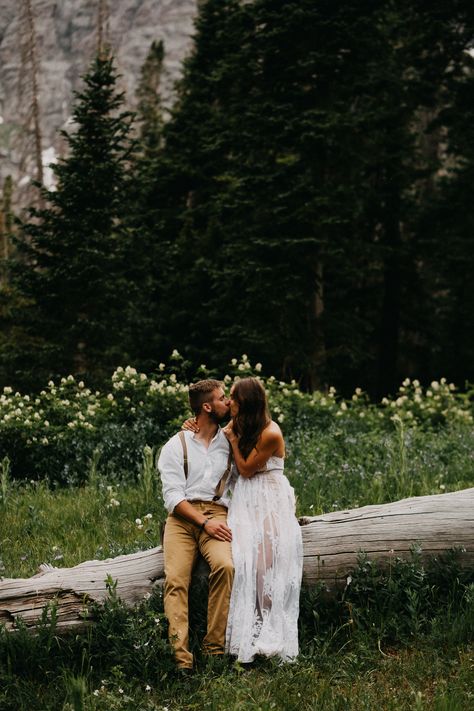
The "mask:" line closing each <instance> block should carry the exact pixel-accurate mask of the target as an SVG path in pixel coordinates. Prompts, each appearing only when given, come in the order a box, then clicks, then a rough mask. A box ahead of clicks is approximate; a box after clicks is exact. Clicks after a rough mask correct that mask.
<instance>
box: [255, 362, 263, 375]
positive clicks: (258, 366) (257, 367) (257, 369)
mask: <svg viewBox="0 0 474 711" xmlns="http://www.w3.org/2000/svg"><path fill="white" fill-rule="evenodd" d="M255 370H256V371H257V373H260V371H261V370H262V364H261V363H255Z"/></svg>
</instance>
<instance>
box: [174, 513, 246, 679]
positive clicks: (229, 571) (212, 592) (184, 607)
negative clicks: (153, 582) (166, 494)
mask: <svg viewBox="0 0 474 711" xmlns="http://www.w3.org/2000/svg"><path fill="white" fill-rule="evenodd" d="M192 505H193V506H194V508H195V509H196V510H197V511H199V512H200V513H202V514H203V515H204V516H206V517H208V518H215V519H221V520H223V521H226V520H227V509H226V508H225V507H224V506H220V505H218V504H215V503H213V502H204V501H199V502H192ZM163 545H164V558H165V575H166V582H165V596H164V607H165V615H166V617H167V618H168V623H169V637H170V642H171V644H172V646H173V648H174V653H175V657H176V662H177V664H178V667H181V668H191V667H192V665H193V655H192V654H191V652H190V651H189V648H188V647H189V631H188V592H189V585H190V583H191V575H192V571H193V567H194V564H195V562H196V559H197V557H198V554H199V553H201V555H202V556H203V557H204V558H205V559H206V561H207V562H208V564H209V567H210V569H211V572H210V574H209V602H208V610H207V634H206V636H205V638H204V642H203V651H204V653H205V654H223V652H224V642H225V631H226V626H227V615H228V612H229V600H230V593H231V589H232V581H233V577H234V566H233V564H232V550H231V544H230V543H228V542H226V541H218V540H217V539H216V538H211V536H209V535H208V534H207V533H206V531H205V529H204V531H201V530H200V529H199V528H198V527H197V526H195V525H194V524H193V523H191V522H189V521H186V520H185V519H183V518H179V517H178V516H176V515H174V514H170V515H169V516H168V519H167V521H166V526H165V535H164V541H163Z"/></svg>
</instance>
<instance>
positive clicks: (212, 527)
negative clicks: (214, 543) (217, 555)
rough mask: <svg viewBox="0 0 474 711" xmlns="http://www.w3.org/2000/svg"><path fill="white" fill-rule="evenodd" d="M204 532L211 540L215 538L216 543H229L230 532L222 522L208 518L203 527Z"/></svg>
mask: <svg viewBox="0 0 474 711" xmlns="http://www.w3.org/2000/svg"><path fill="white" fill-rule="evenodd" d="M204 530H205V531H206V533H207V534H208V535H209V536H211V538H217V540H218V541H229V542H230V541H231V540H232V531H231V530H230V528H229V526H228V525H227V524H226V523H224V521H219V520H218V519H215V518H210V519H209V521H208V522H207V523H206V525H205V526H204Z"/></svg>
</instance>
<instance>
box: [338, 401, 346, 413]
mask: <svg viewBox="0 0 474 711" xmlns="http://www.w3.org/2000/svg"><path fill="white" fill-rule="evenodd" d="M340 409H341V410H342V411H343V412H344V411H345V410H347V405H346V403H345V402H341V404H340Z"/></svg>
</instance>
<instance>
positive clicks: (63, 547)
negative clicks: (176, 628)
mask: <svg viewBox="0 0 474 711" xmlns="http://www.w3.org/2000/svg"><path fill="white" fill-rule="evenodd" d="M183 366H184V364H183V362H182V359H180V356H179V354H174V357H173V359H172V362H171V363H170V364H168V365H166V366H165V365H163V368H162V369H160V371H159V372H158V373H156V374H154V375H152V376H150V375H148V374H140V373H137V372H136V371H135V370H134V369H133V368H125V369H118V370H117V371H116V372H115V373H114V375H113V376H112V379H111V382H110V388H109V390H107V389H104V390H103V391H100V392H99V391H96V390H94V391H93V390H91V389H89V388H88V387H87V386H86V384H84V383H81V382H77V381H76V380H75V379H74V378H72V376H69V377H65V378H63V379H62V381H60V382H58V383H53V382H51V383H49V384H48V386H47V387H45V389H44V390H43V391H41V392H40V393H38V395H36V396H33V395H30V396H29V395H24V394H21V393H14V392H12V391H10V389H9V388H5V390H4V393H3V395H1V396H0V447H1V450H0V451H1V456H0V460H1V468H0V559H1V560H0V576H3V577H6V578H9V577H27V576H31V575H34V574H35V572H36V571H37V568H38V566H39V565H40V564H41V563H49V564H51V565H54V566H58V567H59V566H61V567H62V566H65V567H69V566H72V565H75V564H77V563H79V562H81V561H83V560H86V559H92V558H107V557H111V556H115V555H119V554H121V553H124V552H133V551H136V550H140V549H143V548H148V547H153V546H155V545H157V543H158V542H159V526H160V521H161V520H162V519H163V517H164V508H163V504H162V500H161V495H160V487H159V481H158V478H157V475H156V470H155V459H156V454H157V452H158V449H159V447H160V445H161V444H162V442H163V441H165V440H166V438H167V437H168V436H169V435H170V434H171V433H172V432H173V431H175V430H176V428H177V427H178V425H179V423H180V422H182V419H183V418H184V417H185V416H186V415H187V414H188V410H187V405H186V398H187V390H186V385H185V382H186V381H185V379H184V374H183ZM260 372H261V367H260V366H259V364H256V365H254V366H252V365H251V364H250V363H249V362H248V359H247V358H246V357H245V356H243V357H242V358H241V359H240V360H239V361H237V360H235V362H233V363H232V364H231V367H230V370H229V374H228V375H227V376H226V378H225V380H226V382H227V383H230V382H231V381H232V379H233V378H234V377H237V376H239V375H246V374H250V373H252V374H256V375H259V374H260ZM207 374H208V373H207V372H206V370H205V369H204V367H203V370H202V372H201V373H200V375H202V376H204V375H207ZM211 375H212V374H211ZM263 380H264V383H265V386H266V388H267V391H268V394H269V401H270V406H271V410H272V415H273V417H274V418H275V419H277V420H278V421H279V422H280V423H281V426H282V428H283V429H284V434H285V439H286V442H287V449H288V452H287V454H288V456H287V474H288V476H289V479H290V481H291V483H292V485H293V486H294V488H295V492H296V494H297V506H298V514H299V515H314V514H317V513H320V512H323V511H331V510H337V509H342V508H346V507H350V508H352V507H356V506H362V505H365V504H370V503H379V502H386V501H393V500H396V499H400V498H403V497H405V496H414V495H415V496H416V495H423V494H442V493H443V492H447V491H453V490H458V489H462V488H467V487H469V486H474V473H473V459H474V428H473V406H472V392H470V391H469V389H465V390H464V392H459V391H458V389H457V388H456V387H455V385H454V384H451V383H447V382H446V381H445V380H443V379H441V380H440V381H439V382H438V381H435V382H433V383H431V384H429V385H428V386H426V387H422V386H421V385H420V383H418V382H417V381H414V382H412V381H409V380H408V379H407V380H406V381H405V382H404V383H403V384H402V385H401V386H400V391H399V392H398V393H397V394H396V395H395V396H394V397H393V398H384V400H383V401H382V402H381V403H377V404H375V403H372V402H370V400H369V398H368V397H367V396H366V395H365V393H363V392H361V391H360V390H358V389H357V390H356V391H355V392H354V394H353V395H352V396H351V397H350V398H346V399H344V398H341V397H339V395H338V393H336V392H335V390H334V389H333V388H330V389H329V390H328V391H327V392H325V393H322V392H317V393H313V394H306V393H303V392H301V391H300V390H299V389H298V386H297V384H296V383H283V382H280V381H277V380H276V379H275V378H264V379H263ZM351 578H352V580H351V582H350V584H348V585H347V587H346V589H345V590H343V591H341V592H340V593H339V594H338V595H337V596H336V597H334V596H329V595H328V594H327V592H326V591H325V590H324V589H323V588H322V587H321V588H315V589H311V590H309V589H304V590H303V591H302V595H301V616H300V646H301V654H300V657H299V658H298V660H297V661H296V662H295V663H294V664H291V665H279V664H278V663H276V662H275V661H274V660H258V661H257V663H256V664H255V665H254V666H253V667H252V668H251V669H243V668H241V667H239V666H238V665H233V664H230V663H228V661H227V660H225V661H221V660H219V661H217V662H216V661H214V663H210V662H209V661H206V660H204V659H202V658H201V657H200V654H199V639H200V637H201V635H202V633H203V629H204V625H205V590H203V589H197V588H196V589H194V590H193V591H192V598H193V599H192V606H193V610H194V612H193V618H192V630H193V643H194V644H195V648H196V654H197V673H196V674H195V675H194V676H193V677H190V678H186V679H181V678H179V677H178V676H177V674H176V672H175V670H174V667H173V663H172V659H171V655H170V650H169V647H168V643H167V640H166V621H165V619H164V616H163V609H162V599H161V592H160V590H157V591H156V592H155V593H154V594H153V596H152V597H151V598H149V599H147V600H143V602H142V604H141V605H139V606H138V607H137V608H136V609H134V610H126V609H124V607H123V606H122V605H121V602H120V600H119V599H118V598H117V595H116V593H115V586H114V581H113V580H109V581H108V587H109V598H108V601H107V603H106V604H105V606H103V607H101V608H97V610H96V615H95V617H96V620H95V623H94V624H93V625H91V626H89V627H88V628H87V629H85V630H84V631H82V632H77V631H76V632H74V633H69V634H64V633H63V634H61V635H60V634H58V632H57V630H56V628H55V615H54V608H52V609H49V610H46V611H45V613H44V615H43V620H42V623H41V625H40V626H39V629H38V631H37V633H36V634H34V635H33V634H31V632H30V631H29V630H27V629H25V627H24V626H23V625H22V624H21V622H20V623H19V624H18V629H17V630H16V631H15V632H14V633H11V632H10V633H7V632H6V631H4V630H3V629H0V709H2V711H10V710H12V711H13V710H15V711H16V710H18V709H25V710H26V709H28V710H29V709H31V710H36V709H37V710H38V711H44V710H48V709H68V710H69V709H71V710H72V709H74V710H77V709H87V710H92V709H97V710H104V711H105V710H107V711H108V710H109V709H140V710H141V709H143V710H146V709H150V710H151V709H156V710H162V711H165V710H166V709H168V711H171V709H200V708H206V709H262V710H263V711H266V710H267V709H324V710H326V709H327V710H328V711H332V710H333V709H334V710H336V709H341V710H342V709H344V710H345V709H354V710H359V709H361V710H362V709H394V710H395V709H397V710H398V709H426V710H428V709H430V710H431V709H435V710H436V711H441V710H446V711H447V710H450V711H455V710H457V709H460V710H461V709H462V710H463V711H466V709H471V708H472V709H474V571H472V570H465V569H462V568H461V567H460V565H459V562H458V552H456V551H451V552H448V553H447V554H446V555H445V556H442V557H440V558H438V559H433V560H432V561H430V562H429V563H422V562H421V560H420V557H419V551H418V550H417V548H416V547H414V548H413V551H412V555H411V558H410V559H409V560H406V561H401V560H398V559H395V560H394V562H393V565H391V566H390V568H389V569H388V570H381V569H379V568H378V567H377V565H376V564H374V563H371V562H370V561H367V560H366V559H365V558H364V556H363V554H362V553H361V555H360V559H359V565H358V567H357V569H356V570H354V571H353V573H352V576H351Z"/></svg>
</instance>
